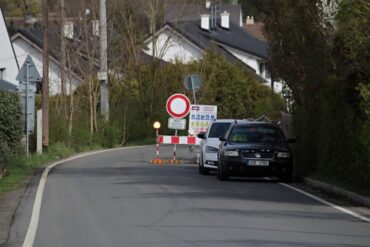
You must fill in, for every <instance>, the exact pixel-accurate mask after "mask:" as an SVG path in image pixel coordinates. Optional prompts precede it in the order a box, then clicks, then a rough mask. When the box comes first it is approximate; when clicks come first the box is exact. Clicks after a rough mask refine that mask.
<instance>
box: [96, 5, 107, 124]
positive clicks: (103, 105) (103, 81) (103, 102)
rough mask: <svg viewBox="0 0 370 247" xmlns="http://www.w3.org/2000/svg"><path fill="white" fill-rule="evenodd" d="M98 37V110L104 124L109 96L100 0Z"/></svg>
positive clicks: (104, 24) (103, 7) (103, 13)
mask: <svg viewBox="0 0 370 247" xmlns="http://www.w3.org/2000/svg"><path fill="white" fill-rule="evenodd" d="M99 19H100V21H99V37H100V73H99V76H98V77H99V81H100V110H101V114H102V117H103V119H104V121H105V122H108V121H109V95H108V55H107V46H108V40H107V39H108V38H107V12H106V0H100V14H99Z"/></svg>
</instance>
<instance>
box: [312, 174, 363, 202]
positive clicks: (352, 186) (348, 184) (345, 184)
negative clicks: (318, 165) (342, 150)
mask: <svg viewBox="0 0 370 247" xmlns="http://www.w3.org/2000/svg"><path fill="white" fill-rule="evenodd" d="M309 177H310V178H312V179H316V180H318V181H322V182H324V183H328V184H331V185H334V186H337V187H339V188H342V189H345V190H348V191H351V192H354V193H356V194H359V195H362V196H365V197H369V198H370V187H368V186H363V185H362V184H358V183H356V182H354V181H353V179H351V180H345V179H343V178H338V177H335V176H326V175H322V174H312V175H310V176H309Z"/></svg>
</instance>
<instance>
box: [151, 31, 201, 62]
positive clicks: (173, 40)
mask: <svg viewBox="0 0 370 247" xmlns="http://www.w3.org/2000/svg"><path fill="white" fill-rule="evenodd" d="M145 52H146V53H147V54H148V55H150V56H152V55H153V42H152V40H150V42H148V43H147V50H145ZM155 52H156V55H155V57H157V58H160V59H162V60H164V61H166V62H174V61H175V60H176V59H178V60H180V61H182V62H183V63H190V62H191V61H194V60H198V59H200V58H201V57H202V55H203V54H202V52H201V51H200V50H199V49H198V48H196V47H195V46H193V45H192V44H191V43H190V42H188V41H187V40H185V39H184V38H183V37H180V36H179V35H178V34H177V33H175V32H174V31H171V30H170V29H167V28H166V29H164V30H163V31H162V32H161V33H160V34H159V36H158V38H157V41H156V47H155Z"/></svg>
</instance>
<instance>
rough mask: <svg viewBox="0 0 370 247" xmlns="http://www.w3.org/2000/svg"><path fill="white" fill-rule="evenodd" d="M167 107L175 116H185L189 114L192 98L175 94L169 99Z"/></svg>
mask: <svg viewBox="0 0 370 247" xmlns="http://www.w3.org/2000/svg"><path fill="white" fill-rule="evenodd" d="M166 109H167V112H168V114H170V116H172V117H173V118H184V117H186V116H187V115H188V114H189V111H190V100H189V98H188V97H186V95H183V94H179V93H177V94H173V95H171V96H170V97H169V98H168V100H167V103H166Z"/></svg>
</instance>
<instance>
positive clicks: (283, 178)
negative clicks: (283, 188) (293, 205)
mask: <svg viewBox="0 0 370 247" xmlns="http://www.w3.org/2000/svg"><path fill="white" fill-rule="evenodd" d="M292 181H293V171H292V170H291V169H289V170H287V171H284V172H282V173H281V174H280V175H279V182H281V183H287V184H288V183H291V182H292Z"/></svg>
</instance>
